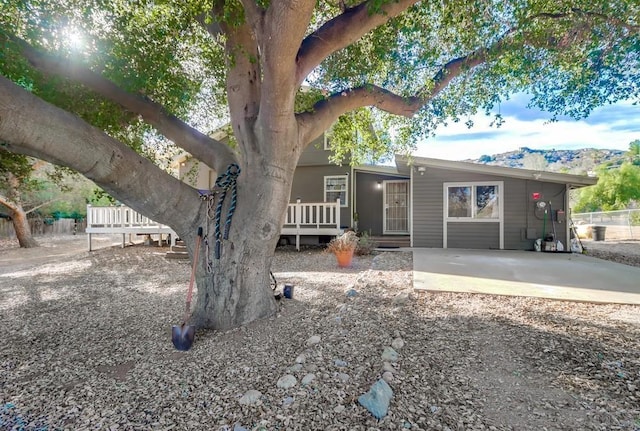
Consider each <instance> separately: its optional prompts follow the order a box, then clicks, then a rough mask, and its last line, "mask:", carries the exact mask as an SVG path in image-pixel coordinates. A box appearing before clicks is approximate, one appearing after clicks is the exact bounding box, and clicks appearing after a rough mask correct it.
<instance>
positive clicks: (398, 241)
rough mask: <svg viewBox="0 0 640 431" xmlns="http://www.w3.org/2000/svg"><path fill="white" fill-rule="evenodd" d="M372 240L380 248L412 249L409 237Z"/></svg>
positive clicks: (399, 236) (381, 237) (394, 236)
mask: <svg viewBox="0 0 640 431" xmlns="http://www.w3.org/2000/svg"><path fill="white" fill-rule="evenodd" d="M371 240H372V241H374V242H376V243H377V244H378V248H400V247H411V238H410V237H409V235H384V236H372V237H371Z"/></svg>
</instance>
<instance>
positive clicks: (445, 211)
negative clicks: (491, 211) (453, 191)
mask: <svg viewBox="0 0 640 431" xmlns="http://www.w3.org/2000/svg"><path fill="white" fill-rule="evenodd" d="M477 186H497V187H498V203H499V207H498V218H475V217H474V215H475V210H476V209H475V204H474V205H473V206H472V207H471V211H472V216H471V217H449V187H471V189H472V193H471V199H472V202H475V199H476V196H475V190H476V187H477ZM442 193H443V205H442V248H447V227H448V224H449V222H455V223H499V224H500V250H502V249H504V181H464V182H451V183H443V184H442Z"/></svg>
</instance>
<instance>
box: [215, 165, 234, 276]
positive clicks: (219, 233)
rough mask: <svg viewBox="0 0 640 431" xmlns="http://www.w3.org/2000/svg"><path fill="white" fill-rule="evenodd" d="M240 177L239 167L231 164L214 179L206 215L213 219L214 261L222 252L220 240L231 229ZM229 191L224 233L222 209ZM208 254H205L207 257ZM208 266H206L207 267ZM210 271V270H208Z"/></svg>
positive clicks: (227, 235)
mask: <svg viewBox="0 0 640 431" xmlns="http://www.w3.org/2000/svg"><path fill="white" fill-rule="evenodd" d="M239 175H240V166H238V165H237V164H235V163H232V164H230V165H229V167H228V168H227V171H226V172H225V173H224V174H221V175H220V176H218V178H217V179H216V184H215V188H214V190H213V195H211V196H213V199H209V202H208V206H207V215H208V217H209V218H213V219H214V238H215V247H214V256H215V258H216V259H220V253H221V252H222V239H225V240H226V239H229V231H230V229H231V219H232V218H233V213H234V212H235V210H236V204H237V200H238V188H237V181H238V176H239ZM229 191H231V201H230V202H229V209H228V210H227V216H226V218H225V221H224V231H223V230H222V226H221V224H222V207H223V205H224V201H225V198H226V197H227V192H229ZM216 195H218V196H219V197H218V199H217V204H216V206H215V209H214V211H213V217H211V210H212V209H213V208H212V207H213V201H214V200H215V197H216ZM208 255H209V253H207V256H208ZM209 266H210V265H208V267H209ZM208 269H209V271H211V268H208Z"/></svg>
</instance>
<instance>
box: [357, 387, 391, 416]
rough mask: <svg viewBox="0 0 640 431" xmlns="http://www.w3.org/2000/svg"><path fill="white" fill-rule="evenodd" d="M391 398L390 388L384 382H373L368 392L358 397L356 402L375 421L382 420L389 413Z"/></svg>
mask: <svg viewBox="0 0 640 431" xmlns="http://www.w3.org/2000/svg"><path fill="white" fill-rule="evenodd" d="M392 397H393V391H392V390H391V387H390V386H389V385H388V384H387V382H385V381H384V380H382V379H380V380H378V381H377V382H375V383H374V384H373V385H372V386H371V389H369V391H368V392H367V393H365V394H363V395H360V397H358V402H359V403H360V405H361V406H362V407H364V408H365V409H367V410H368V411H369V413H371V414H372V415H373V416H374V417H375V418H376V419H382V418H383V417H385V416H386V415H387V412H388V411H389V404H390V403H391V398H392Z"/></svg>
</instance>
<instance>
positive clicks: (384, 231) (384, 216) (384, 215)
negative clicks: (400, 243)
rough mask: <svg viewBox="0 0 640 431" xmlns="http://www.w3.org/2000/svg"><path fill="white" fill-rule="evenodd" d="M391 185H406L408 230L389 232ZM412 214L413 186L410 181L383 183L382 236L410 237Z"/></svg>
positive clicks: (388, 181) (385, 181) (386, 181)
mask: <svg viewBox="0 0 640 431" xmlns="http://www.w3.org/2000/svg"><path fill="white" fill-rule="evenodd" d="M391 183H404V184H406V186H407V201H406V205H405V208H406V214H405V215H406V219H407V229H406V230H404V231H388V230H387V209H388V205H387V185H388V184H391ZM410 214H411V184H410V180H407V179H402V180H384V181H382V234H383V235H409V233H410V232H411V226H410V225H409V222H410V220H411V218H410Z"/></svg>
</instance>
